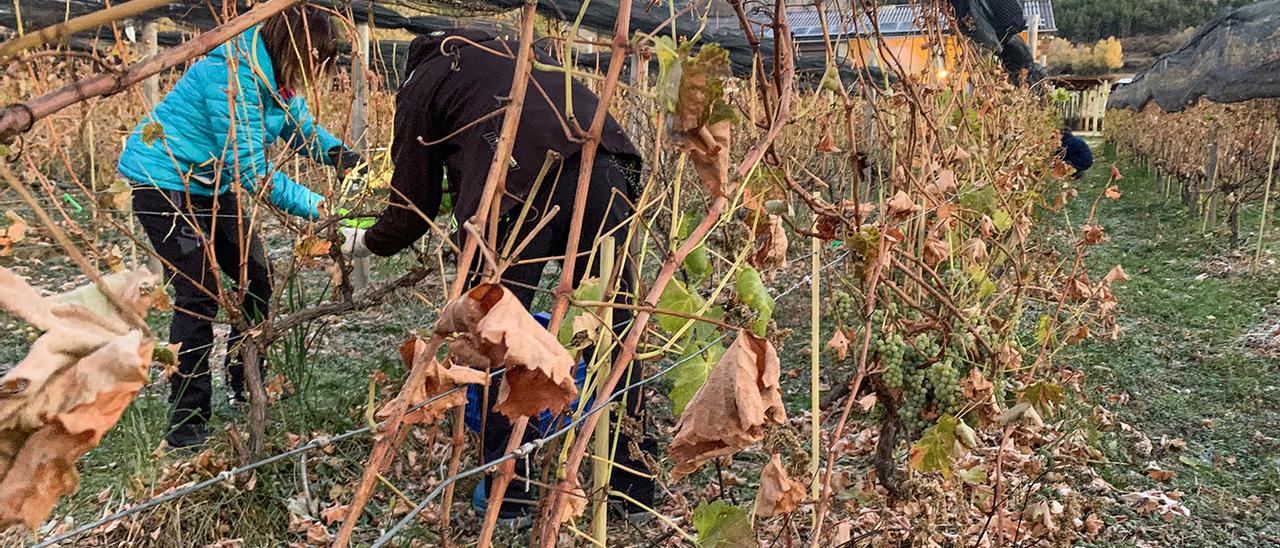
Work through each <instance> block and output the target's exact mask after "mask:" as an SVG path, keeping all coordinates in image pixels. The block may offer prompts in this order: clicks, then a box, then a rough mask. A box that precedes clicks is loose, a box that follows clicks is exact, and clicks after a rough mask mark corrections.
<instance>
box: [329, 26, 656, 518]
mask: <svg viewBox="0 0 1280 548" xmlns="http://www.w3.org/2000/svg"><path fill="white" fill-rule="evenodd" d="M518 48H519V44H518V43H516V42H508V41H505V40H498V39H495V38H493V37H492V36H490V35H488V34H485V33H484V32H480V31H474V30H450V31H442V32H437V33H433V34H431V35H429V36H421V37H418V38H417V39H415V40H414V41H413V42H412V43H411V44H410V46H409V53H408V62H407V64H406V68H405V70H406V72H407V73H408V74H409V76H408V78H407V79H406V82H405V84H404V85H403V86H402V87H401V88H400V91H399V92H398V93H397V95H396V114H395V136H394V138H393V141H392V144H391V154H392V160H393V162H394V163H395V171H394V173H393V174H392V177H391V189H392V192H391V203H390V204H389V206H388V207H387V209H386V210H384V211H383V212H382V214H381V215H380V216H379V217H378V220H377V223H375V224H374V225H373V226H372V227H370V228H369V229H368V231H367V232H366V231H360V230H353V229H348V230H347V236H348V238H347V241H346V243H345V244H344V247H346V248H347V249H348V250H349V251H351V252H352V253H353V254H354V256H356V257H360V256H367V255H369V254H376V255H382V256H387V255H392V254H395V253H396V252H398V251H400V250H402V249H404V248H406V247H408V246H409V245H411V244H412V243H413V242H414V241H416V240H418V239H419V238H421V237H422V236H423V235H424V234H426V233H427V231H428V230H429V229H430V226H429V225H428V223H427V220H426V219H429V218H434V217H435V216H436V215H437V214H438V213H439V209H440V205H441V201H442V198H443V194H444V192H445V191H446V190H447V192H448V193H449V195H450V197H451V199H452V203H453V204H454V209H453V217H454V219H455V220H456V221H457V223H458V226H459V227H461V226H462V225H463V223H465V222H467V220H468V219H470V218H471V217H472V215H473V214H475V212H476V209H477V208H478V207H479V206H480V205H481V204H480V199H481V194H482V193H483V192H484V186H485V181H486V179H487V177H488V174H489V168H490V163H491V162H492V161H493V155H494V152H495V151H496V149H497V141H498V135H499V132H500V131H501V128H502V120H503V116H502V114H503V113H502V110H501V109H502V108H503V106H504V105H505V104H506V99H505V98H506V97H508V96H510V94H511V83H512V80H513V79H514V75H515V68H516V62H515V57H516V52H517V50H518ZM536 58H537V61H538V62H539V63H542V64H546V65H556V64H558V63H556V62H555V60H554V59H552V58H551V57H550V56H547V55H544V54H543V53H542V52H538V53H537V56H536ZM565 85H566V82H565V77H564V74H563V73H561V72H555V71H547V70H538V69H535V70H533V72H532V76H531V80H530V85H529V88H528V93H527V95H526V96H525V103H524V107H523V111H522V113H521V116H520V125H519V130H518V131H517V133H516V140H515V145H514V150H513V152H512V155H511V162H510V164H509V167H508V171H507V178H506V192H505V195H500V196H498V197H499V198H501V200H502V203H501V206H500V208H499V210H498V214H499V215H500V218H499V219H498V238H499V241H500V242H506V241H507V239H508V238H509V237H511V236H512V235H513V234H514V235H515V237H516V241H517V242H520V241H523V239H524V235H526V234H528V233H529V231H530V230H532V229H533V228H534V227H535V225H537V224H538V222H539V221H540V220H541V219H542V218H543V217H544V216H545V215H546V214H549V213H550V212H551V209H552V208H554V207H556V206H558V207H559V211H558V213H556V214H555V215H554V217H553V218H552V219H551V220H550V222H549V223H548V224H547V225H546V226H545V227H543V228H542V229H541V230H540V231H539V232H538V233H537V236H536V237H534V238H533V240H532V241H531V243H530V244H529V245H528V246H527V247H526V248H524V249H523V250H522V251H521V252H520V254H519V255H520V257H519V259H520V260H519V261H517V262H516V264H515V265H514V266H512V267H511V268H509V269H507V270H506V271H505V272H504V273H503V275H502V280H501V281H502V283H503V285H504V286H506V287H507V288H508V289H510V290H511V291H512V292H513V293H515V295H516V297H518V298H519V299H520V301H521V302H522V303H524V305H525V307H526V308H528V307H529V305H530V303H531V302H532V301H533V297H534V294H535V292H536V289H537V287H538V283H539V281H540V280H541V277H542V270H543V267H544V266H546V263H547V262H549V261H553V260H559V259H561V258H563V256H564V254H565V245H566V243H567V240H568V238H569V224H570V219H571V218H572V215H573V209H574V207H573V204H574V195H575V193H576V191H577V181H578V169H579V162H580V161H581V152H582V144H581V143H582V139H581V137H582V136H581V135H576V134H575V130H576V128H574V125H573V124H570V123H568V122H567V120H568V115H567V109H566V108H565V104H564V103H565V97H566V93H565ZM572 86H573V94H572V97H573V112H574V113H576V114H577V115H578V116H591V114H592V113H594V112H595V110H596V106H597V105H598V104H599V99H598V98H597V97H596V95H595V94H594V93H592V92H591V91H590V90H589V89H587V87H586V86H584V85H582V84H581V83H579V82H576V81H574V82H573V83H572ZM571 128H574V129H571ZM549 152H553V153H556V155H558V157H559V158H561V160H560V161H559V162H557V164H553V165H552V166H551V169H550V171H549V173H548V175H547V176H546V178H545V180H543V181H542V182H541V184H540V186H539V188H538V190H537V192H536V193H533V187H534V184H535V182H536V181H537V179H538V174H539V172H540V171H541V170H542V167H543V165H544V163H545V162H546V159H547V157H548V153H549ZM640 166H641V159H640V154H639V152H638V151H637V150H636V148H635V146H633V145H632V143H631V141H630V140H629V139H627V136H626V135H625V134H624V133H623V130H622V127H621V126H620V125H619V124H618V122H617V121H616V120H614V119H613V117H612V116H610V117H609V118H608V119H607V121H606V122H605V125H604V131H603V133H602V134H601V138H600V148H599V150H598V151H597V152H596V158H595V163H594V167H593V168H592V174H591V183H590V187H589V188H588V189H587V193H588V194H587V201H586V211H585V212H584V217H583V223H582V235H581V243H580V244H579V246H578V249H577V250H576V251H578V253H579V255H578V256H579V257H581V258H580V259H578V262H577V265H576V267H575V268H574V274H575V275H576V276H577V277H578V278H579V280H580V279H581V278H583V277H585V276H600V275H601V274H600V273H599V272H591V271H589V270H598V268H599V263H600V261H599V260H596V261H593V262H592V265H593V266H592V268H591V269H588V268H587V260H586V257H588V256H589V254H590V252H591V250H592V247H593V242H594V241H595V240H596V239H597V236H598V235H601V234H606V235H608V234H611V235H613V236H615V237H617V238H618V241H622V239H623V237H625V232H622V231H621V230H619V229H620V228H621V227H622V226H623V225H624V223H625V222H626V220H627V219H628V218H629V217H630V216H631V214H632V209H631V204H632V203H633V202H634V201H635V199H636V197H637V195H636V190H635V186H636V181H637V180H638V177H637V175H638V173H639V169H640ZM557 174H558V176H557ZM446 175H447V186H448V188H447V189H443V188H442V186H443V185H444V184H445V183H444V181H445V176H446ZM531 193H532V194H533V195H532V196H531ZM530 199H532V200H533V202H532V204H531V206H530V210H529V213H528V214H527V216H526V220H525V221H524V222H523V224H517V223H518V217H519V213H520V211H521V209H522V206H523V204H524V202H525V201H526V200H530ZM464 234H465V232H464V231H463V230H461V229H458V230H457V231H456V232H455V233H454V241H455V242H458V243H461V242H463V241H465V237H464V236H463V235H464ZM477 264H478V263H477ZM460 268H461V266H460ZM475 270H477V268H475V267H474V266H473V268H472V271H473V272H474V271H475ZM606 275H607V273H606ZM630 279H631V269H630V266H629V265H628V266H626V267H625V268H624V269H623V272H622V273H621V276H620V282H619V284H620V288H619V290H618V293H619V294H626V293H628V292H629V291H630V288H629V281H630ZM477 281H478V280H477ZM576 284H577V280H575V285H576ZM613 319H614V321H615V322H616V323H615V325H618V326H625V325H627V324H629V322H630V320H631V312H630V311H629V310H627V309H624V308H618V309H615V310H614V312H613ZM464 365H465V364H464ZM639 369H640V368H639V367H632V368H631V370H630V371H628V373H627V376H626V377H624V381H623V382H622V384H621V385H620V386H624V385H630V384H632V383H633V382H634V381H635V380H638V379H639V375H638V372H639ZM489 393H490V394H491V395H493V396H494V397H493V398H492V399H495V400H496V395H497V394H498V390H497V388H496V387H491V388H490V389H489ZM626 398H627V414H628V415H629V416H630V417H632V418H635V419H640V418H641V407H642V405H641V401H640V398H639V394H638V393H633V394H629V395H627V396H626ZM493 403H494V402H493V401H490V402H489V406H490V407H489V409H490V411H492V405H493ZM529 432H531V433H532V432H533V429H532V428H531V429H530V430H529ZM510 435H511V423H510V422H509V421H508V420H507V418H506V417H505V416H503V415H502V414H500V413H494V412H490V413H488V416H487V419H486V421H485V427H484V435H483V452H482V453H483V458H484V460H485V461H486V462H489V461H492V460H494V459H496V458H499V457H501V456H502V455H503V454H504V453H505V452H506V446H507V440H508V438H509V437H510ZM619 437H620V439H619V441H618V444H617V447H618V454H617V456H616V458H615V462H617V463H618V464H619V465H621V466H619V467H618V468H615V469H614V471H613V475H612V485H613V488H614V489H616V490H618V491H620V492H622V493H625V494H627V495H628V496H630V497H633V498H635V499H636V500H638V501H640V502H641V503H643V504H645V505H648V504H650V503H651V502H652V500H653V481H652V480H651V479H648V478H645V477H643V476H641V475H637V474H632V473H630V472H629V471H628V470H634V471H641V472H644V471H646V470H647V469H648V467H647V466H646V465H645V464H644V461H643V460H640V459H639V458H633V456H632V455H631V451H630V450H629V449H628V448H629V446H630V443H629V439H630V437H631V436H630V435H629V433H628V432H627V431H626V430H623V431H622V434H621V435H620V436H619ZM532 439H533V438H532V437H530V438H527V439H526V440H524V441H526V442H527V441H532ZM636 441H640V440H636ZM641 445H642V447H645V446H647V445H652V440H644V441H643V442H641ZM645 450H646V451H651V450H652V448H647V449H645ZM527 473H528V470H525V469H524V463H520V464H519V465H518V466H517V474H519V475H522V476H524V475H526V474H527ZM491 483H492V482H490V481H485V482H483V483H482V484H481V487H479V488H478V489H477V492H476V496H474V497H473V501H475V502H476V505H477V509H482V508H480V506H481V505H484V504H487V502H486V499H487V496H488V492H487V489H488V485H490V484H491ZM512 485H513V486H518V485H521V482H516V483H514V484H512ZM521 495H522V493H520V492H519V491H518V489H517V488H515V487H513V491H512V493H511V494H510V496H508V497H507V498H506V502H504V503H503V507H502V508H501V509H500V514H499V516H500V518H501V519H503V520H504V521H517V520H521V519H525V517H526V516H527V515H528V513H529V511H530V510H531V509H532V506H531V503H532V501H529V500H527V499H529V498H530V497H528V496H521ZM513 499H514V500H513ZM520 499H526V500H523V501H522V500H520ZM507 502H513V504H510V505H509V504H507ZM521 502H523V503H524V504H523V505H521V504H520V503H521ZM635 510H636V509H635V508H632V507H631V506H630V505H627V511H628V513H629V514H630V513H634V511H635Z"/></svg>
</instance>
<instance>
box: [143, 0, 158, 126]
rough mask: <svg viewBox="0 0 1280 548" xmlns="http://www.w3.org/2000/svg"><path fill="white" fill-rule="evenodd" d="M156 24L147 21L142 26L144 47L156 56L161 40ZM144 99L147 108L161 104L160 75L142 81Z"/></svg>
mask: <svg viewBox="0 0 1280 548" xmlns="http://www.w3.org/2000/svg"><path fill="white" fill-rule="evenodd" d="M156 27H157V25H156V22H155V21H147V23H146V24H145V25H143V26H142V45H143V47H145V48H146V50H147V55H148V56H151V55H155V54H157V53H159V52H160V39H159V36H158V34H159V33H158V32H157V31H156ZM142 98H143V99H145V100H146V101H147V108H148V109H150V108H154V107H155V106H156V103H159V102H160V75H159V74H153V75H151V76H148V77H147V79H146V80H143V81H142Z"/></svg>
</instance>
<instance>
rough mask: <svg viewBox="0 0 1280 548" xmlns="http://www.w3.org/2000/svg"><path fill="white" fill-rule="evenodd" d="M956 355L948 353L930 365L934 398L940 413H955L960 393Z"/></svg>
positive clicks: (930, 382) (930, 381) (930, 379)
mask: <svg viewBox="0 0 1280 548" xmlns="http://www.w3.org/2000/svg"><path fill="white" fill-rule="evenodd" d="M955 359H956V358H955V357H954V356H950V355H948V356H947V357H946V358H945V359H943V360H942V361H939V362H934V364H933V365H931V366H929V370H928V377H929V384H930V385H931V387H932V388H933V399H934V401H936V402H937V403H938V412H939V413H944V412H945V413H954V412H955V410H956V404H957V400H958V398H957V396H958V394H959V382H960V373H959V372H958V371H956V368H955V367H954V365H953V364H954V363H955Z"/></svg>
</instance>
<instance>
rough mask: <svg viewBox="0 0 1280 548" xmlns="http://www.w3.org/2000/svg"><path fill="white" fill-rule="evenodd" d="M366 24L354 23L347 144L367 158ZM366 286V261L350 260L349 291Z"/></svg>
mask: <svg viewBox="0 0 1280 548" xmlns="http://www.w3.org/2000/svg"><path fill="white" fill-rule="evenodd" d="M369 33H370V31H369V23H368V22H365V21H362V22H360V23H357V24H356V51H355V52H353V53H354V56H353V58H352V60H351V61H352V62H351V94H352V96H353V97H352V100H351V141H352V144H353V145H354V146H355V147H356V150H358V151H360V153H361V154H363V155H365V156H366V157H367V156H368V154H369V153H368V148H369V147H368V136H367V135H366V134H367V133H368V129H369V71H368V70H367V69H368V68H369V42H370V39H369ZM368 285H369V258H368V257H359V258H356V259H354V260H352V264H351V288H352V289H354V290H355V291H361V290H363V289H364V288H365V287H368Z"/></svg>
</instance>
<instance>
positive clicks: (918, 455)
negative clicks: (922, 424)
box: [908, 415, 960, 481]
mask: <svg viewBox="0 0 1280 548" xmlns="http://www.w3.org/2000/svg"><path fill="white" fill-rule="evenodd" d="M959 422H960V421H959V420H957V419H956V418H955V417H954V416H952V415H943V416H941V417H938V422H936V423H934V425H933V426H930V427H929V428H928V429H927V430H925V431H924V434H922V435H921V436H920V440H919V441H917V442H916V443H915V444H914V445H912V446H911V454H910V456H909V457H908V463H909V464H910V465H911V468H912V469H913V470H917V471H920V472H941V473H942V477H943V479H945V480H947V481H951V463H952V457H953V455H955V454H957V453H959V447H960V440H959V438H958V437H957V436H956V426H957V425H958V424H959Z"/></svg>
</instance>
